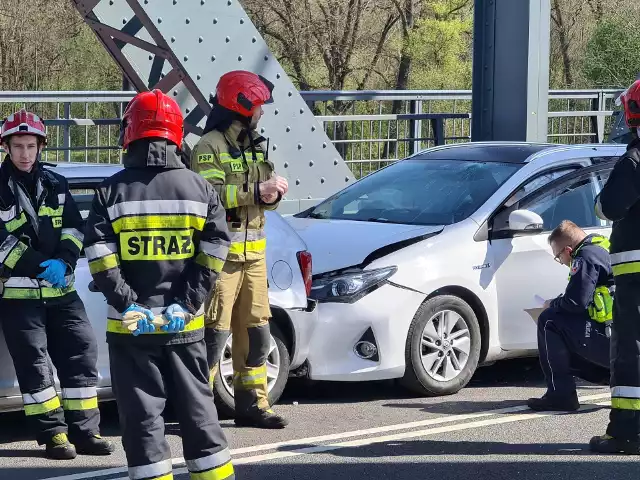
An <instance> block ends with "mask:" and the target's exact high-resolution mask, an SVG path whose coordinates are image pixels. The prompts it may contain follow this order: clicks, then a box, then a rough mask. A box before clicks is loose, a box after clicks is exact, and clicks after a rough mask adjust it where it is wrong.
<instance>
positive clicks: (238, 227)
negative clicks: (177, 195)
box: [191, 120, 281, 262]
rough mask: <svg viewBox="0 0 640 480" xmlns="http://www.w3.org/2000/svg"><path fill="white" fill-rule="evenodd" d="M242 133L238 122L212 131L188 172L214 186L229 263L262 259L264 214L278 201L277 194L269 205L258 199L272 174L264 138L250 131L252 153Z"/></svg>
mask: <svg viewBox="0 0 640 480" xmlns="http://www.w3.org/2000/svg"><path fill="white" fill-rule="evenodd" d="M243 130H244V127H243V125H242V124H241V123H240V122H239V121H238V120H235V121H234V122H233V123H232V124H231V126H230V127H229V128H228V129H227V130H226V131H224V132H220V131H218V130H212V131H210V132H209V133H206V134H205V135H203V136H202V138H201V139H200V141H199V142H198V144H197V145H196V146H195V148H194V149H193V152H192V154H191V169H192V170H193V171H194V172H197V173H199V174H200V175H202V177H203V178H205V179H207V180H208V181H209V182H210V183H211V184H212V185H213V187H214V188H215V189H216V191H217V192H218V194H219V195H220V199H221V200H222V203H223V205H224V208H225V209H226V213H227V226H228V229H229V233H230V235H231V247H230V249H229V255H228V256H227V261H232V262H244V261H251V260H260V259H263V258H265V256H266V246H267V244H266V238H265V231H264V228H265V216H264V211H265V210H275V209H276V208H277V207H278V204H279V202H280V199H281V196H280V195H279V196H278V199H277V200H276V201H275V202H274V203H272V204H266V203H264V202H263V201H262V200H261V199H260V187H259V184H260V182H263V181H265V180H268V179H269V178H270V177H271V176H272V175H273V173H274V166H273V163H271V162H270V161H269V160H268V158H267V156H268V150H267V148H266V146H265V145H264V144H265V139H264V138H263V137H261V136H259V135H258V133H257V132H256V131H251V132H250V134H251V135H252V138H254V139H255V143H256V148H255V151H253V149H252V148H251V142H250V141H249V138H248V135H246V134H245V133H243ZM244 131H245V132H246V130H244ZM239 139H240V140H239ZM265 152H266V153H265Z"/></svg>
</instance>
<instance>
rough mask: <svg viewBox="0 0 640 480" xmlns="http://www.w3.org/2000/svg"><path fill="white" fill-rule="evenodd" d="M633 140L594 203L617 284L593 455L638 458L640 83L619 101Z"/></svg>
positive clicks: (639, 81) (639, 378)
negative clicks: (607, 403) (606, 226)
mask: <svg viewBox="0 0 640 480" xmlns="http://www.w3.org/2000/svg"><path fill="white" fill-rule="evenodd" d="M617 103H618V104H620V103H622V105H623V106H624V115H625V120H626V123H627V125H628V126H629V129H630V130H631V132H632V135H633V137H632V140H631V142H630V143H629V145H628V147H627V151H626V153H625V154H624V155H622V156H621V157H620V159H619V160H618V161H617V162H616V164H615V166H614V167H613V170H612V172H611V174H610V176H609V179H608V180H607V183H606V184H605V185H604V187H603V189H602V191H601V192H600V194H599V195H598V197H597V198H596V214H597V215H598V216H599V217H600V218H602V219H606V220H610V221H612V222H613V227H612V231H611V265H612V268H613V276H614V280H615V287H616V292H615V299H614V304H613V325H612V336H611V413H610V415H609V426H608V427H607V431H606V434H605V435H602V436H597V437H593V438H592V439H591V442H590V447H591V450H593V451H595V452H601V453H619V452H623V453H629V454H640V361H639V360H638V358H639V357H640V188H639V186H640V140H639V139H638V128H640V80H637V81H636V82H635V83H633V85H632V86H631V87H629V89H627V90H626V91H625V92H624V93H622V95H621V96H620V97H619V98H618V101H617Z"/></svg>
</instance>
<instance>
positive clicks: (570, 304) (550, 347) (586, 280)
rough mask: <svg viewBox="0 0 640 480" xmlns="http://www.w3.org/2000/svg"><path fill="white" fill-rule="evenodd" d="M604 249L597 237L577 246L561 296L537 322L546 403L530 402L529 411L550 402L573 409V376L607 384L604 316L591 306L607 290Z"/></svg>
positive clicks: (606, 319) (609, 279)
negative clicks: (545, 385)
mask: <svg viewBox="0 0 640 480" xmlns="http://www.w3.org/2000/svg"><path fill="white" fill-rule="evenodd" d="M608 248H609V241H608V240H607V239H606V238H605V237H601V236H598V235H588V236H587V237H586V238H585V239H584V240H583V241H582V242H580V244H578V245H577V246H576V248H575V249H574V252H573V253H572V260H571V266H570V272H569V283H568V285H567V288H566V290H565V293H564V294H563V295H560V296H559V297H557V298H555V299H553V300H552V301H551V305H550V307H549V308H548V309H546V310H545V311H544V312H542V314H541V315H540V317H539V318H538V349H539V352H540V365H541V367H542V370H543V372H544V376H545V379H546V381H547V392H546V394H545V397H546V398H545V397H543V399H532V400H530V406H531V407H532V408H535V407H536V406H537V405H536V404H540V406H541V409H544V408H543V407H547V406H548V405H546V404H547V403H553V404H556V405H558V406H559V407H567V409H577V408H578V407H579V403H578V398H577V393H576V384H575V380H574V376H577V377H579V378H583V379H585V380H589V381H592V382H595V383H601V382H602V381H606V380H607V379H608V376H609V338H608V336H607V330H608V325H609V322H610V320H609V319H610V314H609V316H606V315H598V313H599V312H598V311H597V309H596V308H595V306H594V295H596V294H599V295H604V296H606V295H608V294H609V290H610V289H611V287H612V286H613V276H612V273H611V262H610V259H609V252H608ZM598 304H600V301H598ZM608 305H609V306H610V302H608ZM609 311H610V307H609Z"/></svg>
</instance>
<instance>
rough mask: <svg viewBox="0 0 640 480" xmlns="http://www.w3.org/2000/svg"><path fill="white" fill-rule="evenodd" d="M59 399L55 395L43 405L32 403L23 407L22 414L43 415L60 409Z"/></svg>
mask: <svg viewBox="0 0 640 480" xmlns="http://www.w3.org/2000/svg"><path fill="white" fill-rule="evenodd" d="M60 406H61V405H60V397H58V396H57V395H56V396H55V397H53V398H52V399H50V400H47V401H46V402H44V403H32V404H30V405H25V406H24V414H25V415H27V416H32V415H44V414H45V413H49V412H52V411H54V410H55V409H56V408H60Z"/></svg>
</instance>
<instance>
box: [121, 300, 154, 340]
mask: <svg viewBox="0 0 640 480" xmlns="http://www.w3.org/2000/svg"><path fill="white" fill-rule="evenodd" d="M129 312H138V313H142V314H143V315H144V316H143V317H142V318H141V319H140V320H138V328H137V329H135V330H134V331H133V332H132V333H133V335H134V336H135V337H137V336H138V335H140V334H141V333H153V332H155V331H156V327H155V325H154V324H153V323H152V322H153V312H152V311H151V310H149V309H148V308H144V307H141V306H140V305H137V304H135V303H132V304H131V305H129V308H127V309H126V310H125V311H124V312H122V316H123V317H124V316H125V315H126V314H127V313H129Z"/></svg>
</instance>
